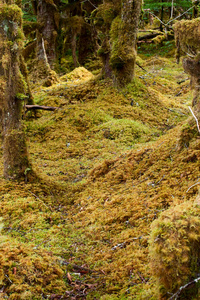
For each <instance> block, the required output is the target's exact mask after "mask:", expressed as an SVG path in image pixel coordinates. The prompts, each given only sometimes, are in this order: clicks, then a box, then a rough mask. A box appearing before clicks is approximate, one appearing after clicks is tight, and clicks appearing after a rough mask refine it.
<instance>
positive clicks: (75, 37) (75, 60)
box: [71, 31, 79, 68]
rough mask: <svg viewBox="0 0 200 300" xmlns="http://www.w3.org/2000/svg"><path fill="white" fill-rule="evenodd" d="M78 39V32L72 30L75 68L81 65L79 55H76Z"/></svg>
mask: <svg viewBox="0 0 200 300" xmlns="http://www.w3.org/2000/svg"><path fill="white" fill-rule="evenodd" d="M76 39H77V34H76V32H73V31H72V40H71V47H72V58H73V61H74V67H75V68H77V67H78V66H79V63H78V57H77V55H76Z"/></svg>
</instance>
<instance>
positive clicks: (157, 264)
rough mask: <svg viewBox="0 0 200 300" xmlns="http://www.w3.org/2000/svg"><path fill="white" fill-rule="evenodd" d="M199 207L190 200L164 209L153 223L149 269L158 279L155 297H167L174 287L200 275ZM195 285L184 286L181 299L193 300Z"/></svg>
mask: <svg viewBox="0 0 200 300" xmlns="http://www.w3.org/2000/svg"><path fill="white" fill-rule="evenodd" d="M199 217H200V206H199V203H197V202H196V203H192V202H191V201H188V202H185V203H182V204H180V205H177V206H175V207H172V208H170V209H168V210H166V211H165V212H163V213H162V214H161V215H160V217H159V218H158V219H157V220H155V221H154V222H153V223H152V226H151V230H152V231H151V236H150V248H149V251H150V257H151V269H152V273H153V275H154V276H155V277H156V280H157V289H158V294H159V296H158V299H169V298H170V296H171V295H172V294H173V293H175V292H177V290H178V289H179V288H180V287H181V286H183V285H185V284H187V283H189V282H190V281H192V280H193V279H195V278H197V277H198V276H199V267H200V218H199ZM197 294H198V285H197V284H196V286H194V287H193V288H192V289H184V290H183V291H182V292H181V294H180V297H179V298H180V299H196V298H194V297H195V296H197Z"/></svg>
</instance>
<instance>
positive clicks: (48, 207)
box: [29, 191, 53, 211]
mask: <svg viewBox="0 0 200 300" xmlns="http://www.w3.org/2000/svg"><path fill="white" fill-rule="evenodd" d="M29 192H30V193H31V194H32V195H33V196H34V197H35V198H36V199H37V200H38V201H40V203H42V204H43V205H44V206H45V207H46V208H47V209H49V210H50V211H53V210H52V208H51V207H50V206H48V205H46V204H45V203H44V201H42V200H41V199H40V198H39V197H38V196H37V195H35V194H34V193H32V192H31V191H29Z"/></svg>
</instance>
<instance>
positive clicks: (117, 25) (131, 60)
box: [110, 0, 141, 87]
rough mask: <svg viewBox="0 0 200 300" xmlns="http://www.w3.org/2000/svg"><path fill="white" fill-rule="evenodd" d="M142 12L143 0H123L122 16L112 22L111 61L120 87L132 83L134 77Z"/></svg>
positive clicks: (116, 83)
mask: <svg viewBox="0 0 200 300" xmlns="http://www.w3.org/2000/svg"><path fill="white" fill-rule="evenodd" d="M140 12H141V0H122V10H121V18H118V17H117V18H116V19H115V20H114V21H113V23H112V28H111V42H112V50H111V58H110V63H111V66H112V70H113V75H114V79H113V81H114V84H115V85H116V86H118V87H123V86H125V85H126V84H128V83H130V82H131V81H132V79H133V77H134V69H135V60H136V42H137V41H136V39H137V31H138V23H139V18H140Z"/></svg>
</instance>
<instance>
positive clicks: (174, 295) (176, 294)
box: [169, 277, 200, 300]
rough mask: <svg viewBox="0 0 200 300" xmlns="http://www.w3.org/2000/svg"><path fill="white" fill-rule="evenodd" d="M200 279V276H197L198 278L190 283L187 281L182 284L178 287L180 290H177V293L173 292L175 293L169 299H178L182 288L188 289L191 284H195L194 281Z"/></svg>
mask: <svg viewBox="0 0 200 300" xmlns="http://www.w3.org/2000/svg"><path fill="white" fill-rule="evenodd" d="M199 280H200V277H197V278H195V279H194V280H192V281H190V282H189V283H187V284H185V285H183V286H181V287H180V288H179V289H178V291H177V292H176V293H175V294H173V295H172V296H171V297H170V298H169V300H177V299H178V297H179V295H180V294H181V292H182V290H185V289H187V288H188V287H189V286H191V285H192V284H194V283H197V282H198V281H199Z"/></svg>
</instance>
